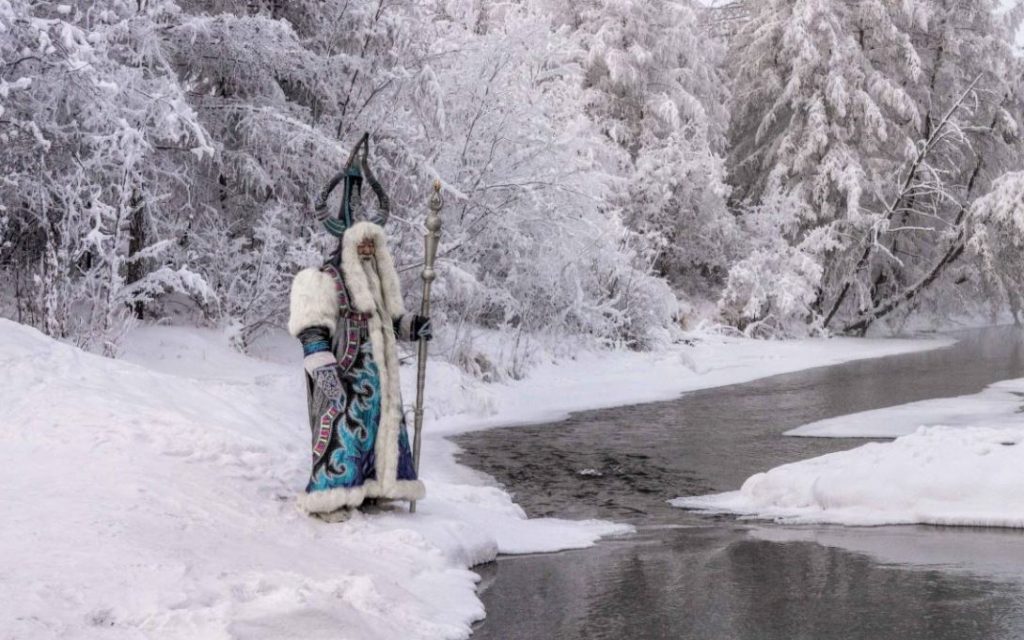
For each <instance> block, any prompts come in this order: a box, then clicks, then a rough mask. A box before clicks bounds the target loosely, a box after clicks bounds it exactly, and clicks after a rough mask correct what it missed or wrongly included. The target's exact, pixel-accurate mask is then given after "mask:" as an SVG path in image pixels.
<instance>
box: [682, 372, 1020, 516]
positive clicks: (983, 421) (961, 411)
mask: <svg viewBox="0 0 1024 640" xmlns="http://www.w3.org/2000/svg"><path fill="white" fill-rule="evenodd" d="M1022 398H1024V379H1017V380H1006V381H1003V382H999V383H996V384H994V385H991V386H990V387H988V388H987V389H985V390H984V391H982V392H981V393H978V394H975V395H969V396H960V397H955V398H942V399H936V400H925V401H921V402H913V403H909V404H905V405H900V406H895V407H888V408H885V409H878V410H874V411H864V412H861V413H854V414H850V415H846V416H840V417H837V418H832V419H829V420H822V421H819V422H814V423H811V424H808V425H804V426H802V427H799V428H797V429H793V430H791V431H789V432H788V434H787V435H798V436H823V437H853V438H856V437H870V438H887V437H895V438H896V440H894V441H892V442H872V443H868V444H865V445H863V446H861V447H857V448H855V449H851V450H849V451H841V452H838V453H833V454H829V455H825V456H820V457H818V458H813V459H811V460H803V461H800V462H795V463H792V464H786V465H782V466H780V467H776V468H775V469H772V470H770V471H768V472H767V473H758V474H756V475H754V476H751V477H750V478H749V479H747V481H746V482H745V483H744V484H743V486H742V487H741V488H740V490H739V491H733V492H728V493H723V494H717V495H712V496H700V497H688V498H678V499H676V500H673V501H672V502H673V504H675V505H676V506H680V507H685V508H693V509H705V510H710V511H721V512H730V513H736V514H740V515H744V516H753V517H757V518H770V519H776V520H780V521H785V522H824V523H834V524H847V525H884V524H912V523H921V524H940V525H974V526H992V527H1015V528H1022V527H1024V491H1022V488H1024V415H1022V414H1021V408H1022V405H1024V399H1022Z"/></svg>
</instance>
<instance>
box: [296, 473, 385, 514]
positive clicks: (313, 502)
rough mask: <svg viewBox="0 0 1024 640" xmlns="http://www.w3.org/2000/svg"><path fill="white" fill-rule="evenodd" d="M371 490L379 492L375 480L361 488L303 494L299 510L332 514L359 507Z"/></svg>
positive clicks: (300, 497) (300, 498)
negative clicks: (345, 508)
mask: <svg viewBox="0 0 1024 640" xmlns="http://www.w3.org/2000/svg"><path fill="white" fill-rule="evenodd" d="M371 490H372V491H378V490H379V488H378V487H377V483H376V482H374V481H373V480H371V481H369V482H367V483H365V484H363V485H362V486H359V487H349V488H338V489H327V490H326V491H313V492H310V493H303V494H302V495H300V496H299V501H298V502H299V508H300V509H302V510H303V511H305V512H306V513H330V512H331V511H336V510H338V509H341V508H342V507H358V506H359V505H361V504H362V503H363V500H365V499H366V498H367V494H368V493H369V492H370V491H371Z"/></svg>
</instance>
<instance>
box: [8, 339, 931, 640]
mask: <svg viewBox="0 0 1024 640" xmlns="http://www.w3.org/2000/svg"><path fill="white" fill-rule="evenodd" d="M942 344H943V343H942V342H941V341H924V342H913V341H885V340H870V341H857V340H832V341H827V342H826V341H798V342H785V343H781V342H753V341H746V340H737V339H728V338H721V337H716V336H705V337H704V338H703V339H702V340H701V341H700V342H699V344H698V345H697V346H686V345H680V346H679V347H678V348H676V349H673V350H671V351H669V352H666V353H662V354H657V355H651V354H635V353H604V354H588V355H585V356H581V357H579V358H578V359H576V360H573V361H568V362H562V363H559V364H555V363H551V364H545V365H541V366H539V367H538V368H536V369H535V370H534V371H533V372H532V374H531V376H530V377H528V378H527V379H526V380H523V381H519V382H514V383H508V384H497V385H482V384H480V383H478V382H475V381H471V380H469V379H467V378H466V377H465V376H463V375H462V374H461V373H459V372H458V371H457V370H455V369H454V368H453V367H451V366H449V365H445V364H443V363H440V362H433V363H432V364H431V367H430V373H429V376H430V378H429V395H428V404H429V406H430V407H431V409H432V413H431V415H430V416H429V418H428V421H427V425H426V437H425V441H424V460H423V469H422V475H423V477H424V479H425V481H426V483H427V487H428V497H427V499H425V500H424V501H422V502H421V503H420V507H419V512H418V513H417V514H415V515H410V514H407V513H404V512H394V513H388V514H382V515H374V516H364V515H361V514H356V515H355V516H354V517H353V519H351V520H350V521H348V522H345V523H340V524H327V523H323V522H320V521H317V520H313V519H310V518H307V517H305V516H304V515H302V514H300V513H299V512H298V511H297V510H296V509H295V507H294V496H295V493H296V491H297V490H299V489H300V488H301V487H302V486H303V484H304V482H305V477H304V475H305V473H306V467H307V464H308V459H307V458H308V450H307V440H308V435H307V433H306V430H307V426H306V425H307V423H306V418H305V415H304V412H305V400H304V390H303V388H302V378H301V369H300V363H299V354H298V348H297V346H296V345H295V344H294V343H293V342H292V341H291V340H290V339H288V338H287V337H286V336H275V337H274V338H273V339H268V340H267V341H265V342H264V343H261V344H260V345H258V352H259V356H260V357H259V358H258V359H257V358H251V357H247V356H243V355H240V354H238V353H235V352H233V351H232V350H231V349H230V348H228V346H227V344H226V339H225V338H224V336H223V335H222V334H219V333H217V332H214V331H205V330H196V329H185V328H173V327H149V328H144V329H140V330H138V331H137V332H136V333H135V334H134V335H133V336H132V337H131V340H130V344H129V345H128V350H127V353H126V355H125V357H124V358H123V359H122V360H109V359H104V358H100V357H97V356H94V355H91V354H87V353H84V352H82V351H80V350H78V349H75V348H73V347H70V346H68V345H65V344H62V343H59V342H56V341H53V340H51V339H49V338H46V337H45V336H43V335H42V334H40V333H38V332H36V331H35V330H32V329H30V328H27V327H24V326H22V325H18V324H15V323H12V322H9V321H6V320H0V442H2V446H0V486H2V487H3V509H2V513H0V518H2V525H0V602H3V605H2V607H0V637H2V638H4V639H5V640H6V639H7V638H19V639H20V638H33V639H34V638H58V637H59V638H75V637H104V638H155V637H159V638H189V639H197V638H246V639H254V640H259V639H261V638H274V639H283V638H302V639H304V640H311V639H313V638H335V639H336V638H342V639H344V638H351V639H358V640H373V639H376V638H396V637H401V638H406V639H415V638H431V639H436V638H465V637H467V636H468V635H469V633H470V625H471V623H472V622H473V621H474V620H477V619H480V618H481V617H482V616H483V615H484V611H483V608H482V605H481V603H480V601H479V600H478V599H477V597H476V593H475V587H476V581H477V576H476V574H474V573H473V572H471V571H469V567H471V566H473V565H474V564H478V563H481V562H485V561H488V560H491V559H493V558H494V557H495V555H496V554H497V553H499V552H501V553H523V552H536V551H553V550H558V549H565V548H572V547H584V546H587V545H590V544H593V542H594V541H595V540H597V539H598V538H599V537H601V536H603V535H612V534H619V533H626V532H628V528H627V527H623V526H620V525H615V524H611V523H602V522H593V521H589V522H568V521H562V520H555V519H534V520H527V519H526V518H525V516H524V514H523V512H522V510H521V509H519V507H517V506H516V505H515V504H514V503H513V502H512V501H511V499H510V498H509V496H508V495H507V494H506V493H505V492H504V491H502V490H501V489H499V488H497V487H495V486H492V485H490V484H488V482H487V479H486V478H484V477H482V476H481V475H480V474H477V473H475V472H473V471H471V470H469V469H466V468H464V467H460V466H459V465H457V464H456V463H455V462H454V456H453V453H454V452H455V448H454V446H453V445H451V444H450V443H448V442H447V441H446V440H444V439H443V436H444V435H446V434H451V433H455V432H458V431H465V430H467V429H470V428H480V427H483V426H498V425H507V424H511V423H518V422H528V421H541V420H550V419H555V418H558V417H560V416H562V415H565V414H566V413H567V412H569V411H572V410H577V409H585V408H595V407H601V406H612V405H616V404H623V403H630V402H643V401H651V400H660V399H665V398H669V397H673V396H675V395H677V394H678V393H680V392H682V391H686V390H690V389H697V388H704V387H709V386H715V385H723V384H730V383H734V382H741V381H746V380H751V379H754V378H757V377H761V376H765V375H772V374H776V373H783V372H787V371H793V370H797V369H801V368H806V367H812V366H819V365H825V364H832V363H835V362H840V361H844V360H851V359H857V358H865V357H876V356H882V355H889V354H895V353H902V352H907V351H911V350H918V349H923V348H933V347H937V346H941V345H942ZM404 382H405V383H406V385H407V387H406V392H407V399H409V398H411V397H412V393H411V386H412V382H413V371H412V369H411V368H410V369H409V370H408V371H407V372H406V375H405V379H404Z"/></svg>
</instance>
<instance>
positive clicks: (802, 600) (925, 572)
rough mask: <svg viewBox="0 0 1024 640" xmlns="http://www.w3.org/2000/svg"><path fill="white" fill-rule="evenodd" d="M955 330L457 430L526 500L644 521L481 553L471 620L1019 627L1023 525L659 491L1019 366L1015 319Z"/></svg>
mask: <svg viewBox="0 0 1024 640" xmlns="http://www.w3.org/2000/svg"><path fill="white" fill-rule="evenodd" d="M957 337H958V338H959V339H960V342H959V343H958V344H957V345H955V346H954V347H951V348H948V349H942V350H938V351H933V352H928V353H922V354H914V355H909V356H898V357H893V358H885V359H879V360H868V361H862V362H854V363H850V364H846V365H840V366H836V367H829V368H823V369H816V370H810V371H805V372H801V373H796V374H790V375H784V376H778V377H775V378H769V379H765V380H761V381H757V382H754V383H750V384H745V385H737V386H733V387H723V388H720V389H709V390H706V391H700V392H695V393H691V394H688V395H686V396H683V397H682V398H679V399H678V400H674V401H670V402H662V403H654V404H648V405H638V406H633V407H623V408H618V409H610V410H601V411H594V412H586V413H580V414H575V415H573V416H571V417H570V418H569V419H568V420H566V421H564V422H562V423H559V424H557V425H542V426H532V427H519V428H514V429H503V430H494V431H487V432H480V433H473V434H467V435H465V436H462V437H460V438H459V439H458V443H459V444H460V445H461V446H462V447H463V449H464V454H463V456H462V461H463V462H465V463H467V464H470V465H471V466H473V467H475V468H477V469H480V470H482V471H485V472H488V473H490V474H491V475H493V476H494V477H496V478H497V479H498V480H499V481H500V482H502V483H504V484H505V485H506V486H507V487H508V488H510V489H511V490H512V491H513V492H514V493H515V495H516V500H517V501H518V502H519V503H520V504H521V505H523V507H524V508H525V509H526V510H527V512H528V513H530V514H531V515H534V516H538V515H558V516H561V517H571V518H587V517H601V518H610V519H616V520H620V521H623V520H624V521H629V522H632V523H634V524H637V525H638V526H640V527H641V528H642V533H641V534H640V535H638V536H635V537H632V538H629V539H624V540H617V541H611V542H606V543H603V544H601V545H599V546H598V547H597V548H595V549H590V550H585V551H581V552H570V553H563V554H556V555H550V556H533V557H528V558H509V559H502V560H500V561H499V562H498V563H497V564H496V565H495V566H493V567H490V568H485V569H484V570H483V572H484V573H485V574H488V575H486V577H487V579H488V581H489V584H490V586H489V587H488V588H487V589H486V590H485V591H484V593H483V598H484V603H485V605H486V606H487V611H488V619H487V620H486V621H485V622H484V623H483V624H482V625H481V626H480V627H479V629H478V631H477V633H476V636H475V637H479V638H502V639H514V638H531V639H532V640H535V639H538V638H566V639H569V638H616V639H618V638H750V639H754V638H756V639H758V640H762V639H773V638H779V639H782V638H786V639H794V638H808V639H810V638H815V639H818V638H851V639H857V638H865V639H867V638H872V639H877V638H899V639H900V640H909V639H913V638H929V639H939V640H941V639H944V638H956V639H967V638H1019V637H1024V620H1022V619H1021V612H1022V611H1024V606H1022V605H1024V601H1022V593H1021V587H1020V583H1021V581H1022V580H1024V553H1021V552H1022V551H1024V536H1021V535H1019V533H1018V532H1009V533H1008V532H996V533H992V532H990V531H970V530H962V529H961V530H957V531H946V530H942V529H937V528H924V527H917V528H909V527H904V528H886V529H871V530H865V529H860V530H851V529H841V528H827V527H801V528H792V527H775V526H771V525H767V526H765V525H757V526H748V525H746V524H742V523H737V522H735V521H734V520H732V519H731V518H717V519H715V518H708V517H706V516H698V515H695V514H692V513H688V512H684V511H680V510H678V509H673V508H671V507H669V506H667V504H666V500H668V499H670V498H673V497H675V496H679V495H696V494H703V493H708V492H712V491H724V490H729V489H735V488H737V487H738V486H739V485H740V483H742V481H743V480H744V479H746V478H747V477H748V476H749V475H751V474H752V473H755V472H757V471H761V470H764V469H767V468H770V467H773V466H776V465H778V464H783V463H785V462H790V461H793V460H798V459H803V458H808V457H811V456H816V455H821V454H823V453H827V452H830V451H836V450H840V449H847V448H850V447H852V446H856V445H858V444H861V443H862V442H863V441H859V440H834V439H814V438H783V437H781V436H780V434H781V433H782V432H783V431H786V430H787V429H790V428H793V427H796V426H799V425H801V424H805V423H807V422H811V421H814V420H820V419H824V418H830V417H834V416H837V415H843V414H846V413H851V412H855V411H864V410H868V409H875V408H879V407H885V406H891V405H895V404H903V403H906V402H913V401H917V400H924V399H928V398H935V397H946V396H953V395H964V394H969V393H976V392H978V391H980V390H981V389H983V388H984V387H985V386H987V385H989V384H991V383H993V382H996V381H998V380H1003V379H1007V378H1014V377H1021V376H1024V334H1022V332H1021V331H1020V330H1018V329H1016V328H997V329H989V330H984V331H974V332H965V333H961V334H959V335H958V336H957ZM583 470H594V471H587V472H586V473H585V474H580V471H583ZM659 524H660V525H666V524H672V525H684V526H683V527H682V528H678V527H677V528H664V527H657V526H652V525H659ZM1000 554H1003V555H1002V556H1001V555H1000ZM958 555H959V557H958ZM1010 557H1012V558H1021V560H1019V561H1013V562H1011V561H1008V560H1007V558H1010ZM1015 563H1016V565H1018V566H1014V565H1015Z"/></svg>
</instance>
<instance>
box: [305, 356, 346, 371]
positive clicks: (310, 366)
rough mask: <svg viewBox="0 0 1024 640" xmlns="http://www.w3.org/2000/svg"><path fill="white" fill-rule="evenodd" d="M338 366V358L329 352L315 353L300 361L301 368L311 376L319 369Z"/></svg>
mask: <svg viewBox="0 0 1024 640" xmlns="http://www.w3.org/2000/svg"><path fill="white" fill-rule="evenodd" d="M332 364H338V357H337V356H335V355H334V354H333V353H331V352H330V351H317V352H316V353H311V354H309V355H308V356H306V357H305V358H303V359H302V366H303V367H304V368H305V369H306V373H308V374H309V375H313V372H314V371H316V370H317V369H319V368H320V367H326V366H328V365H332Z"/></svg>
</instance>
